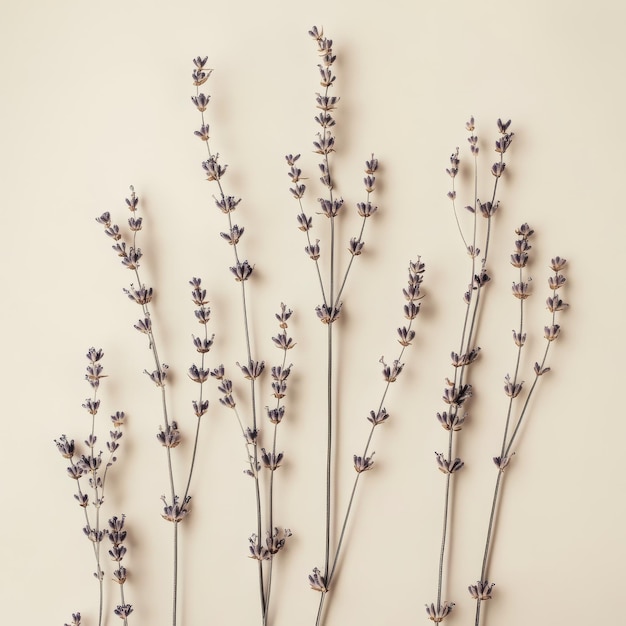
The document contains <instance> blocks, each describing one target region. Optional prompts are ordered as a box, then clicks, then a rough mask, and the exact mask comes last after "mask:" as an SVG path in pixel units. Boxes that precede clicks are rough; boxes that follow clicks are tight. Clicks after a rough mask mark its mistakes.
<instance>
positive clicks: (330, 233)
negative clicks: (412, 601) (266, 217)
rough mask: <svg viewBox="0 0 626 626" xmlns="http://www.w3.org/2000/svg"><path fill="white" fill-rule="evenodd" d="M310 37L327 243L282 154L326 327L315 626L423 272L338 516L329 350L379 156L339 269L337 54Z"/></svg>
mask: <svg viewBox="0 0 626 626" xmlns="http://www.w3.org/2000/svg"><path fill="white" fill-rule="evenodd" d="M309 35H310V36H311V37H312V38H313V39H314V40H315V42H316V44H317V51H318V54H319V56H320V59H321V62H320V63H319V64H318V69H319V73H320V85H321V87H322V88H323V91H322V92H321V93H318V94H316V106H317V108H318V109H319V112H318V114H317V115H316V117H315V121H316V122H317V124H318V125H319V127H320V130H319V132H318V133H317V135H316V138H315V140H314V141H313V148H314V153H315V154H318V155H319V156H320V161H319V163H318V167H319V172H320V174H321V175H320V178H319V180H320V182H321V184H322V186H323V188H324V189H325V195H324V197H320V198H318V199H317V202H318V205H319V209H320V211H319V212H320V213H321V214H322V215H324V216H325V217H326V218H327V233H326V239H325V244H321V245H320V239H319V238H314V237H313V236H312V232H313V218H312V217H310V216H309V215H308V214H307V213H306V212H305V207H304V196H305V192H306V185H305V184H304V182H303V180H304V178H303V176H302V170H301V169H300V167H299V164H298V161H299V159H300V155H299V154H296V155H293V154H289V155H287V156H286V157H285V160H286V162H287V165H288V167H289V170H288V175H289V178H290V180H291V183H292V187H291V188H290V192H291V195H292V196H293V197H294V198H295V200H296V201H297V211H298V212H297V216H296V217H297V222H298V228H299V230H301V231H302V232H304V234H305V236H306V246H305V247H304V251H305V253H306V254H307V256H308V257H309V258H310V259H311V260H312V261H313V262H314V267H315V276H316V280H317V283H318V286H319V292H320V296H321V299H322V302H321V304H320V305H319V306H317V308H316V313H317V317H318V318H319V320H320V321H321V322H322V323H323V324H325V325H326V327H327V328H326V468H325V484H326V502H325V516H324V560H323V562H324V564H323V569H320V568H318V567H315V568H314V569H313V571H312V573H311V574H310V575H309V584H310V585H311V587H312V588H313V589H314V590H316V591H319V592H320V601H319V605H318V610H317V617H316V625H317V626H320V625H321V624H322V623H323V619H324V617H323V616H324V604H325V599H326V597H327V594H328V592H329V590H330V586H331V582H332V580H333V577H334V575H335V571H336V566H337V563H338V560H339V556H340V553H341V547H342V544H343V540H344V537H345V532H346V527H347V523H348V519H349V517H350V513H351V511H352V505H353V502H354V496H355V493H356V489H357V486H358V484H359V478H360V476H361V474H362V473H363V472H365V471H367V470H369V469H371V468H372V466H373V463H374V462H373V459H372V457H373V453H371V454H370V444H371V440H372V436H373V432H374V429H375V427H376V426H377V425H379V424H381V423H383V422H384V421H385V420H386V419H387V418H388V414H387V412H386V410H385V409H384V401H385V398H386V394H387V391H388V389H389V385H390V384H391V383H392V382H394V381H395V380H396V378H397V376H398V375H399V374H400V372H401V371H402V368H403V364H402V362H401V358H402V355H403V353H404V349H405V348H406V346H408V345H409V344H410V342H411V340H412V339H413V337H414V335H415V333H414V331H413V330H412V329H411V324H412V321H413V319H415V317H416V316H417V314H418V312H419V302H418V300H419V299H420V298H421V293H420V285H421V282H422V273H423V271H424V266H423V264H422V263H421V262H420V260H419V259H418V260H417V261H415V262H414V263H411V264H410V267H409V287H408V288H407V289H405V291H404V293H405V297H406V298H407V300H408V304H407V305H406V307H405V315H406V317H407V318H408V319H409V320H410V323H409V325H408V326H407V327H403V328H402V329H398V333H399V334H400V342H401V344H402V349H401V351H400V355H399V357H398V358H397V359H394V361H393V362H392V364H390V365H387V363H385V362H384V359H381V362H382V364H383V377H384V379H385V381H386V385H385V387H384V391H383V394H382V398H381V400H380V402H379V404H378V406H377V408H376V409H375V410H372V411H371V412H370V417H368V419H369V421H370V422H371V430H370V433H369V436H368V438H367V441H366V444H365V447H364V451H363V453H362V454H360V455H356V454H355V455H354V457H353V462H354V469H355V470H356V472H357V475H356V478H355V481H354V484H353V488H352V491H351V494H350V497H349V500H348V505H347V509H346V512H345V514H344V516H343V518H341V517H339V516H337V515H336V513H335V512H334V510H333V483H334V478H333V477H334V467H333V456H334V454H333V448H334V436H333V435H334V428H335V422H336V419H337V418H338V416H337V415H335V411H336V409H335V395H336V393H335V384H336V383H335V375H334V372H335V368H336V362H335V359H336V357H335V355H334V349H333V343H334V332H335V330H334V329H335V322H336V321H337V320H338V319H339V317H340V314H341V309H342V305H343V302H342V296H343V293H344V289H345V287H346V284H347V280H348V276H349V275H350V272H351V269H352V266H353V263H354V260H355V258H356V257H358V256H360V255H361V254H362V252H363V249H364V246H365V242H364V240H363V235H364V232H365V227H366V224H367V222H368V220H369V218H370V217H372V216H373V215H374V213H376V211H377V210H378V207H377V206H376V205H374V204H373V203H372V198H371V196H372V193H373V192H374V190H375V187H376V172H377V170H378V159H376V158H375V157H374V155H373V154H372V155H371V158H370V159H368V160H367V161H366V162H365V178H364V179H363V183H364V187H365V197H364V199H363V200H362V201H361V202H358V203H356V212H357V214H358V216H359V217H360V227H359V230H358V234H357V235H356V236H354V237H352V238H351V239H350V240H349V242H348V245H347V248H348V252H349V254H350V256H349V258H348V261H347V263H346V264H345V267H344V269H341V268H340V264H339V262H338V242H337V237H336V231H337V219H338V218H339V215H340V213H341V214H342V213H345V211H343V207H344V200H343V198H341V197H339V196H337V194H336V192H335V175H334V168H333V166H332V162H331V155H332V153H333V152H335V136H334V134H333V132H332V130H333V129H334V127H335V124H336V121H335V118H334V110H335V109H336V108H337V105H338V103H339V100H340V98H339V97H338V96H333V95H331V88H332V87H333V85H334V84H335V80H336V76H335V74H334V70H333V65H334V62H335V60H336V55H335V53H334V51H333V42H332V40H331V39H328V38H327V37H325V36H324V34H323V31H322V30H321V29H319V28H317V27H316V26H314V27H313V28H312V29H311V30H310V31H309ZM324 254H326V255H327V258H328V264H327V270H326V272H325V271H324V269H323V268H322V265H321V263H320V258H321V257H322V255H324ZM335 517H337V518H338V519H340V520H341V519H342V520H343V521H342V523H341V530H340V532H339V535H338V536H337V537H333V536H332V534H333V533H332V527H333V519H335Z"/></svg>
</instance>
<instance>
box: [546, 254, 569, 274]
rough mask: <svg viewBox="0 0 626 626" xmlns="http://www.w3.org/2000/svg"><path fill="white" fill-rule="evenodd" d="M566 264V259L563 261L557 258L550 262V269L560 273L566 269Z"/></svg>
mask: <svg viewBox="0 0 626 626" xmlns="http://www.w3.org/2000/svg"><path fill="white" fill-rule="evenodd" d="M566 263H567V261H566V260H565V259H562V258H561V257H560V256H557V257H555V258H554V259H552V260H551V261H550V267H551V268H552V269H553V270H554V271H555V272H560V271H561V270H562V269H563V268H564V267H565V264H566Z"/></svg>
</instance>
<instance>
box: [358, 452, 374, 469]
mask: <svg viewBox="0 0 626 626" xmlns="http://www.w3.org/2000/svg"><path fill="white" fill-rule="evenodd" d="M374 454H375V453H374V452H372V456H366V457H362V456H357V455H356V454H355V455H354V457H353V459H354V469H355V470H356V472H357V474H360V473H361V472H367V470H370V469H372V467H373V466H374V461H373V460H372V457H373V456H374Z"/></svg>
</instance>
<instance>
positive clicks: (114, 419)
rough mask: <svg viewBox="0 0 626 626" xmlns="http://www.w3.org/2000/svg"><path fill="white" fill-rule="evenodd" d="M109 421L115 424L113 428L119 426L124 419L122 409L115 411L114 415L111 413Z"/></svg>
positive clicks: (124, 415)
mask: <svg viewBox="0 0 626 626" xmlns="http://www.w3.org/2000/svg"><path fill="white" fill-rule="evenodd" d="M111 421H112V422H113V426H115V428H119V427H120V426H122V425H123V424H124V422H125V421H126V414H125V413H124V411H117V412H116V413H115V414H114V415H111Z"/></svg>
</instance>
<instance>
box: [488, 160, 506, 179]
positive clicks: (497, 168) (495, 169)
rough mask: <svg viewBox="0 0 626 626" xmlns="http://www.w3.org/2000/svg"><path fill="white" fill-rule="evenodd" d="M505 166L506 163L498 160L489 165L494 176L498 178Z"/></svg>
mask: <svg viewBox="0 0 626 626" xmlns="http://www.w3.org/2000/svg"><path fill="white" fill-rule="evenodd" d="M505 168H506V163H504V162H503V161H500V162H498V163H494V164H493V165H492V166H491V173H492V174H493V175H494V176H495V177H496V178H500V176H502V174H504V170H505Z"/></svg>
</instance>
